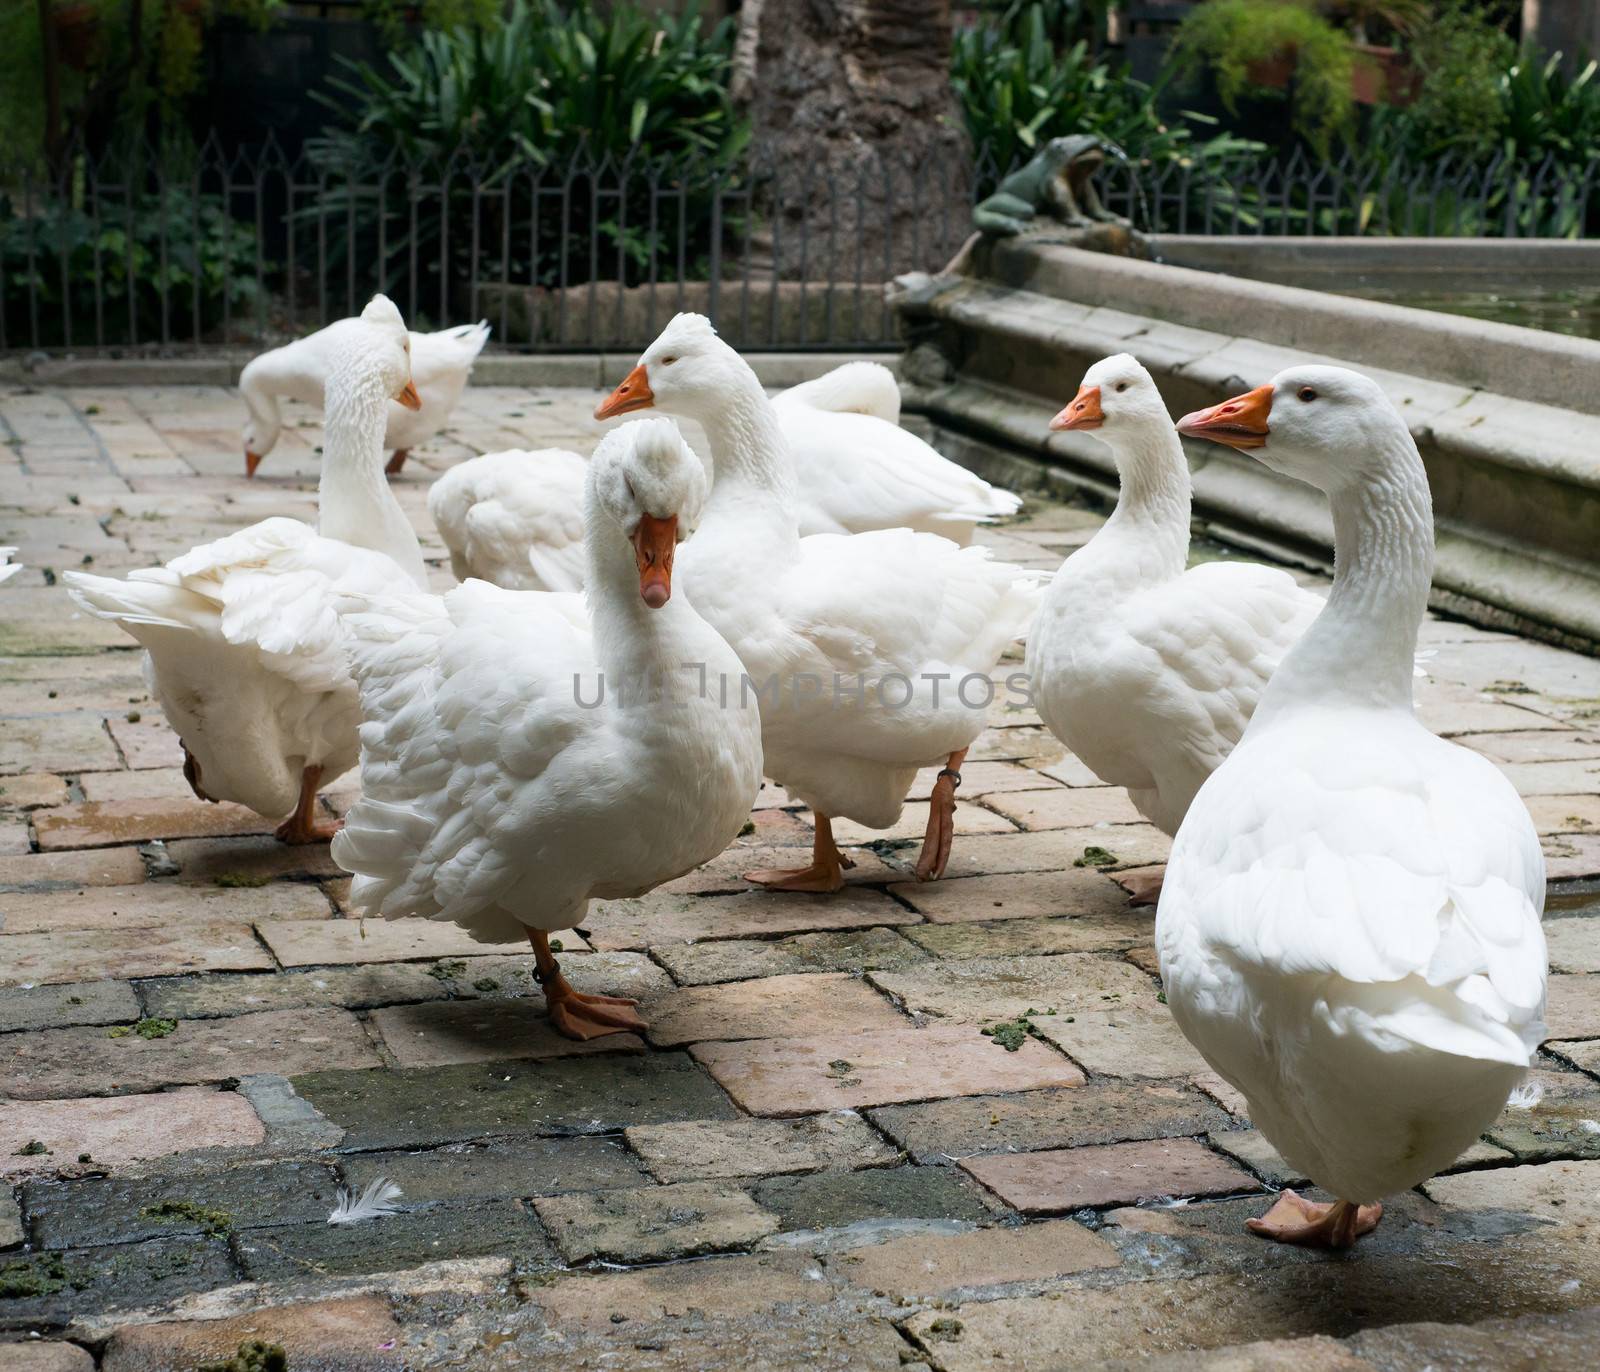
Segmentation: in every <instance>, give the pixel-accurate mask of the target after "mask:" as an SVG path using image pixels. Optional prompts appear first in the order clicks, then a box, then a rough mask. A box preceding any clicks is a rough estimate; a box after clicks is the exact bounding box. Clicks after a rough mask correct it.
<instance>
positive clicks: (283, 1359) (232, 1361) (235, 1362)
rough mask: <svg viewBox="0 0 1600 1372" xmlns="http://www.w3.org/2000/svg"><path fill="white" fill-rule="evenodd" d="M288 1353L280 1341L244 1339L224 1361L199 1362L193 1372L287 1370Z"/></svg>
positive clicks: (281, 1371) (280, 1371)
mask: <svg viewBox="0 0 1600 1372" xmlns="http://www.w3.org/2000/svg"><path fill="white" fill-rule="evenodd" d="M288 1369H289V1355H288V1354H287V1353H286V1352H285V1351H284V1348H283V1345H282V1344H280V1343H267V1342H265V1341H263V1340H261V1339H246V1340H245V1341H244V1342H243V1343H241V1344H240V1345H239V1347H238V1349H237V1350H236V1351H235V1352H234V1355H233V1356H232V1357H231V1358H229V1359H227V1361H225V1362H207V1363H201V1364H200V1366H199V1367H197V1368H196V1369H195V1372H288Z"/></svg>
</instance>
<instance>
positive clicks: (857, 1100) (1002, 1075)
mask: <svg viewBox="0 0 1600 1372" xmlns="http://www.w3.org/2000/svg"><path fill="white" fill-rule="evenodd" d="M691 1051H692V1052H693V1053H694V1056H695V1057H696V1058H697V1059H698V1060H699V1061H701V1062H703V1063H705V1065H706V1066H707V1068H709V1069H710V1072H711V1075H712V1076H714V1077H715V1078H716V1079H717V1080H718V1081H719V1082H720V1083H721V1084H722V1086H723V1087H724V1088H726V1090H727V1091H728V1093H729V1094H730V1095H731V1096H733V1098H734V1099H735V1100H736V1101H738V1102H739V1104H740V1105H741V1106H743V1107H744V1108H745V1109H746V1110H748V1111H750V1113H752V1114H755V1115H799V1114H807V1113H810V1112H812V1111H817V1110H840V1109H859V1108H860V1107H862V1106H869V1105H888V1104H892V1103H894V1102H897V1101H905V1100H916V1099H918V1098H919V1097H923V1096H924V1095H926V1094H927V1093H929V1092H931V1091H934V1090H935V1089H937V1092H938V1094H939V1095H943V1096H958V1095H976V1094H978V1093H979V1092H980V1091H989V1090H994V1089H996V1088H998V1089H1000V1090H1008V1089H1009V1090H1016V1091H1023V1090H1028V1089H1030V1088H1033V1087H1040V1086H1076V1085H1079V1084H1080V1083H1081V1082H1082V1081H1083V1075H1082V1074H1081V1073H1080V1072H1079V1071H1078V1070H1077V1068H1075V1067H1073V1066H1072V1065H1071V1064H1070V1063H1069V1062H1067V1061H1066V1059H1064V1058H1061V1057H1059V1056H1057V1055H1055V1054H1053V1053H1051V1052H1050V1050H1049V1049H1047V1048H1044V1047H1043V1046H1042V1045H1040V1044H1037V1043H1025V1044H1023V1045H1022V1048H1021V1049H1020V1050H1019V1051H1018V1052H1015V1053H1008V1052H1006V1051H1005V1050H1003V1049H1001V1048H1000V1047H998V1046H997V1045H996V1044H994V1043H992V1042H991V1041H990V1040H988V1039H985V1038H983V1037H982V1036H981V1035H979V1034H978V1033H977V1031H976V1030H974V1029H970V1028H959V1027H939V1028H930V1029H899V1030H894V1031H892V1032H891V1031H874V1032H871V1033H866V1034H823V1035H818V1036H816V1037H812V1038H804V1039H795V1038H787V1039H757V1040H752V1041H750V1042H746V1043H699V1044H696V1045H695V1046H694V1048H693V1049H692V1050H691ZM913 1063H915V1064H916V1065H917V1070H916V1071H915V1072H913V1071H912V1070H911V1065H912V1064H913ZM934 1083H937V1087H936V1088H935V1085H934Z"/></svg>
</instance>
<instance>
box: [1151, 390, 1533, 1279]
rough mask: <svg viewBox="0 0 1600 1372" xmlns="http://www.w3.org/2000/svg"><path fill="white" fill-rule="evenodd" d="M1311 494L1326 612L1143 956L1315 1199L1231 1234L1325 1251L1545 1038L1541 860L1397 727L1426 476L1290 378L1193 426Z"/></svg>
mask: <svg viewBox="0 0 1600 1372" xmlns="http://www.w3.org/2000/svg"><path fill="white" fill-rule="evenodd" d="M1179 427H1180V428H1181V429H1182V430H1183V432H1185V433H1188V434H1192V435H1195V436H1196V437H1201V438H1206V439H1209V440H1211V441H1214V442H1219V443H1225V444H1227V445H1228V446H1230V447H1234V448H1239V449H1241V450H1244V451H1248V452H1249V453H1250V454H1251V455H1252V456H1253V457H1254V458H1256V459H1258V460H1260V461H1262V462H1264V463H1266V464H1267V465H1269V466H1271V467H1272V468H1273V469H1274V470H1276V471H1279V472H1282V473H1284V474H1285V475H1287V476H1291V477H1294V478H1295V479H1297V480H1299V481H1303V482H1306V483H1308V484H1310V485H1312V486H1315V487H1316V488H1317V489H1319V490H1321V491H1322V492H1323V493H1324V494H1326V496H1327V497H1328V502H1329V505H1330V506H1331V508H1332V513H1333V528H1334V542H1335V558H1336V564H1335V565H1336V569H1337V570H1336V571H1335V573H1334V581H1333V590H1332V592H1331V593H1330V594H1329V596H1328V603H1327V607H1326V608H1325V609H1324V610H1323V612H1322V614H1321V615H1320V616H1319V617H1318V618H1317V620H1316V621H1315V623H1313V624H1312V626H1311V627H1310V628H1309V629H1308V630H1307V631H1306V633H1305V635H1304V636H1303V637H1302V638H1301V639H1300V641H1299V642H1298V643H1297V644H1296V645H1295V646H1294V647H1293V648H1292V649H1291V650H1290V652H1289V653H1288V655H1287V656H1286V657H1285V658H1284V660H1283V662H1282V663H1281V664H1280V665H1279V667H1278V670H1277V672H1276V673H1275V674H1274V675H1273V677H1272V680H1271V681H1270V682H1269V683H1268V685H1267V688H1266V690H1265V691H1264V692H1263V694H1262V696H1261V699H1260V701H1259V703H1258V704H1257V706H1256V710H1255V714H1254V716H1253V717H1252V718H1251V720H1250V724H1249V727H1248V728H1247V729H1246V730H1245V733H1244V737H1243V738H1242V739H1241V740H1240V741H1239V743H1238V745H1237V746H1236V747H1235V748H1234V750H1233V752H1232V753H1231V754H1230V755H1229V756H1228V757H1227V759H1226V760H1225V761H1223V762H1222V764H1221V765H1220V766H1219V767H1218V768H1217V770H1216V771H1215V772H1214V773H1213V774H1212V776H1211V778H1210V780H1209V781H1207V782H1206V783H1205V785H1204V786H1203V787H1201V789H1200V792H1199V794H1198V795H1196V796H1195V798H1194V801H1193V803H1192V804H1191V805H1190V807H1189V813H1188V815H1187V816H1186V818H1185V819H1184V822H1183V827H1182V828H1181V829H1180V830H1179V831H1178V836H1177V840H1176V841H1175V842H1174V844H1173V848H1172V857H1171V860H1170V861H1169V862H1168V864H1167V874H1166V885H1165V889H1164V891H1163V893H1162V897H1161V907H1160V910H1159V912H1158V913H1157V915H1156V947H1157V952H1158V954H1159V957H1160V961H1161V976H1162V981H1163V983H1164V985H1165V988H1166V993H1167V1002H1168V1004H1169V1005H1170V1006H1171V1008H1172V1015H1173V1018H1174V1019H1175V1020H1176V1021H1177V1023H1178V1026H1179V1027H1180V1028H1181V1029H1182V1030H1183V1032H1184V1034H1185V1035H1186V1036H1187V1037H1188V1039H1189V1041H1190V1042H1191V1043H1193V1044H1194V1046H1195V1047H1196V1048H1198V1049H1199V1050H1200V1052H1201V1054H1202V1055H1204V1057H1205V1059H1206V1061H1207V1062H1208V1063H1210V1064H1211V1066H1212V1067H1213V1068H1214V1069H1215V1070H1216V1071H1217V1072H1218V1073H1219V1074H1220V1075H1221V1076H1222V1077H1223V1078H1224V1079H1225V1080H1227V1081H1228V1082H1229V1083H1230V1084H1232V1085H1233V1086H1234V1087H1235V1088H1236V1089H1237V1090H1238V1091H1239V1092H1240V1093H1241V1094H1242V1095H1243V1096H1244V1098H1245V1101H1246V1103H1247V1105H1248V1107H1249V1112H1250V1119H1251V1121H1252V1122H1253V1123H1254V1124H1255V1126H1256V1127H1257V1128H1258V1129H1260V1130H1261V1132H1262V1133H1263V1134H1264V1135H1265V1136H1266V1137H1267V1139H1268V1140H1269V1141H1270V1142H1271V1143H1272V1145H1273V1146H1274V1147H1275V1148H1276V1149H1277V1150H1278V1151H1279V1152H1280V1153H1281V1154H1282V1155H1283V1157H1284V1158H1285V1159H1286V1160H1287V1162H1288V1163H1289V1166H1290V1168H1291V1169H1293V1170H1294V1171H1296V1172H1298V1173H1299V1174H1300V1175H1302V1176H1307V1177H1310V1178H1311V1179H1312V1180H1313V1181H1314V1182H1315V1183H1316V1184H1317V1185H1318V1186H1320V1187H1322V1188H1324V1189H1325V1191H1326V1192H1327V1193H1328V1195H1329V1197H1330V1199H1329V1200H1327V1201H1320V1200H1312V1199H1309V1198H1307V1197H1304V1196H1300V1195H1298V1194H1296V1193H1295V1192H1293V1191H1284V1192H1283V1193H1282V1194H1281V1195H1280V1196H1279V1198H1278V1200H1277V1202H1276V1203H1275V1204H1274V1205H1273V1206H1272V1207H1271V1209H1269V1210H1268V1211H1267V1213H1266V1214H1265V1215H1264V1216H1263V1217H1262V1218H1260V1219H1252V1220H1250V1221H1248V1222H1247V1224H1248V1227H1249V1229H1250V1230H1251V1232H1253V1233H1255V1234H1258V1235H1261V1236H1262V1237H1264V1238H1269V1239H1274V1240H1277V1241H1280V1242H1284V1243H1294V1244H1303V1245H1311V1246H1318V1247H1331V1248H1344V1247H1348V1246H1350V1245H1351V1244H1353V1243H1355V1241H1356V1240H1357V1239H1358V1238H1359V1237H1360V1236H1361V1235H1362V1234H1365V1233H1368V1232H1370V1231H1371V1230H1372V1229H1373V1228H1374V1227H1375V1226H1376V1225H1377V1223H1378V1221H1379V1219H1380V1218H1381V1216H1382V1206H1381V1204H1380V1202H1381V1200H1382V1198H1383V1197H1385V1196H1387V1195H1390V1194H1393V1193H1395V1192H1399V1191H1404V1190H1407V1189H1409V1188H1411V1187H1413V1186H1415V1185H1417V1184H1418V1183H1419V1182H1422V1181H1425V1180H1426V1179H1427V1178H1428V1177H1430V1176H1432V1175H1433V1174H1434V1173H1435V1172H1438V1171H1440V1170H1441V1169H1443V1168H1445V1167H1447V1166H1449V1165H1450V1164H1451V1163H1452V1162H1454V1161H1455V1160H1456V1159H1457V1158H1458V1157H1459V1156H1460V1155H1461V1154H1462V1153H1463V1152H1464V1151H1465V1150H1466V1149H1467V1148H1469V1147H1470V1146H1471V1145H1472V1144H1473V1143H1474V1142H1475V1141H1476V1140H1477V1138H1478V1136H1479V1135H1480V1134H1481V1133H1482V1132H1483V1131H1484V1130H1485V1129H1486V1128H1488V1127H1489V1125H1490V1124H1491V1123H1492V1122H1493V1121H1494V1120H1495V1118H1496V1117H1497V1116H1498V1115H1499V1114H1500V1111H1501V1110H1502V1109H1503V1108H1504V1106H1505V1103H1506V1099H1507V1097H1508V1095H1509V1094H1510V1092H1511V1091H1512V1089H1513V1088H1514V1087H1515V1086H1516V1085H1517V1083H1518V1082H1520V1081H1521V1080H1522V1079H1523V1077H1524V1075H1525V1074H1526V1072H1527V1070H1528V1067H1529V1065H1530V1063H1531V1062H1532V1060H1533V1055H1534V1054H1535V1053H1536V1052H1537V1050H1538V1046H1539V1043H1540V1041H1541V1040H1542V1039H1543V1037H1544V1033H1545V1028H1544V1023H1543V1018H1544V1003H1545V979H1546V953H1545V941H1544V936H1543V932H1542V930H1541V928H1540V923H1539V921H1540V916H1541V913H1542V910H1543V906H1544V860H1543V857H1542V855H1541V853H1540V849H1539V838H1538V835H1537V833H1536V832H1535V829H1534V826H1533V822H1532V820H1531V819H1530V818H1529V815H1528V812H1527V809H1526V808H1525V807H1524V805H1523V803H1522V800H1521V799H1520V798H1519V797H1518V795H1517V793H1516V790H1515V789H1514V788H1513V787H1512V785H1511V783H1510V782H1509V781H1508V780H1507V779H1506V778H1505V777H1504V776H1503V775H1502V774H1501V773H1500V772H1499V771H1497V770H1496V768H1495V767H1494V765H1493V764H1492V763H1491V762H1489V761H1488V760H1487V759H1486V758H1484V757H1483V756H1481V755H1480V754H1477V753H1473V752H1470V751H1468V750H1467V749H1465V748H1462V747H1458V746H1457V745H1455V744H1453V743H1449V742H1446V741H1445V740H1443V739H1440V738H1437V737H1435V736H1434V735H1433V734H1432V733H1430V732H1429V731H1428V730H1427V729H1426V728H1424V727H1423V726H1422V724H1420V723H1419V722H1418V720H1417V718H1416V714H1415V712H1414V709H1413V706H1412V696H1411V677H1412V671H1413V666H1412V661H1413V652H1414V649H1415V646H1416V641H1417V632H1418V627H1419V625H1420V623H1421V621H1422V618H1423V615H1424V613H1425V612H1426V608H1427V600H1428V589H1429V583H1430V580H1431V577H1432V572H1433V507H1432V499H1431V496H1430V493H1429V490H1428V479H1427V474H1426V472H1425V471H1424V470H1423V466H1422V460H1421V458H1420V457H1419V456H1418V453H1417V447H1416V444H1415V443H1414V442H1413V441H1412V437H1411V434H1410V432H1409V430H1408V429H1407V426H1406V424H1405V421H1404V420H1403V419H1402V418H1401V417H1400V415H1399V414H1398V413H1397V412H1396V410H1395V408H1394V407H1393V405H1391V404H1390V402H1389V400H1388V398H1387V397H1386V396H1385V395H1384V393H1383V391H1382V390H1381V389H1380V388H1379V387H1378V386H1377V385H1376V384H1375V383H1374V382H1372V381H1371V380H1369V379H1368V378H1366V377H1364V376H1361V375H1359V374H1358V373H1355V372H1352V371H1347V370H1345V369H1344V368H1340V367H1322V366H1313V367H1295V368H1291V369H1290V370H1288V371H1284V372H1280V373H1279V374H1278V375H1277V376H1275V377H1274V378H1273V379H1272V380H1271V381H1270V382H1269V383H1268V384H1267V385H1265V386H1259V387H1257V388H1256V389H1255V390H1252V391H1249V392H1247V393H1245V394H1243V395H1240V396H1237V397H1235V398H1234V399H1232V400H1227V401H1224V402H1223V403H1222V404H1220V405H1214V406H1212V407H1211V408H1210V409H1207V410H1201V411H1199V412H1197V413H1196V414H1193V415H1190V416H1188V417H1187V418H1186V419H1184V420H1183V422H1182V423H1181V424H1180V426H1179Z"/></svg>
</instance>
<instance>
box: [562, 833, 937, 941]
mask: <svg viewBox="0 0 1600 1372" xmlns="http://www.w3.org/2000/svg"><path fill="white" fill-rule="evenodd" d="M778 860H779V861H780V862H792V863H794V864H795V865H797V866H798V865H801V864H802V858H801V856H800V855H799V854H797V853H795V852H794V851H793V850H790V852H789V853H787V854H785V855H783V856H781V857H780V858H779V859H778ZM921 922H922V920H921V916H919V915H917V914H916V913H915V912H913V911H911V910H907V909H906V908H905V907H904V906H903V905H897V904H896V903H895V902H894V901H893V900H891V899H890V898H889V897H888V896H887V895H885V894H883V893H882V892H880V891H871V890H864V889H860V888H852V887H849V886H847V887H846V888H845V889H844V890H843V891H840V892H839V893H838V894H837V895H832V896H802V895H789V894H785V893H781V892H770V891H744V892H741V893H739V894H738V895H728V896H698V897H695V896H679V895H670V894H667V893H665V892H664V891H657V892H655V893H654V894H653V895H649V896H645V897H643V898H642V899H640V900H617V901H607V902H604V903H602V904H597V905H596V906H595V907H594V909H593V910H592V911H591V913H590V915H589V918H588V919H587V920H586V921H585V922H584V929H585V930H586V931H587V933H588V935H589V938H590V940H591V941H592V943H593V945H594V946H595V947H596V948H603V949H613V948H615V949H620V948H649V947H653V946H654V945H656V944H663V943H693V942H696V941H698V940H700V939H708V938H742V937H750V936H756V935H768V934H802V933H807V932H809V931H811V930H816V929H864V928H868V927H870V926H874V925H902V924H920V923H921Z"/></svg>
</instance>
